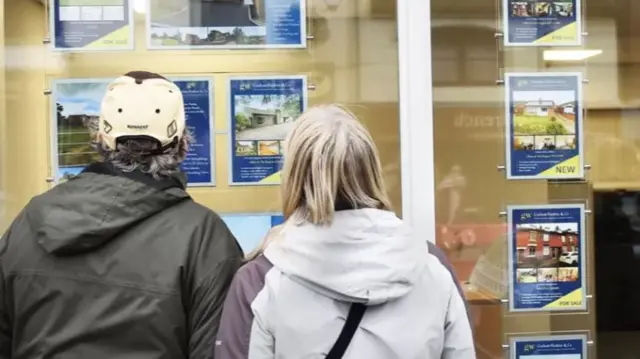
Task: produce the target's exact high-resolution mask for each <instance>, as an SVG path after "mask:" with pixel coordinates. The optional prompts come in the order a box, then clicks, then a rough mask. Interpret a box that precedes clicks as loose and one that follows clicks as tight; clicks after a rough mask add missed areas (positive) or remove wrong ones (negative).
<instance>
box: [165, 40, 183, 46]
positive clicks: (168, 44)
mask: <svg viewBox="0 0 640 359" xmlns="http://www.w3.org/2000/svg"><path fill="white" fill-rule="evenodd" d="M162 45H164V46H175V45H182V42H181V41H178V40H176V39H162Z"/></svg>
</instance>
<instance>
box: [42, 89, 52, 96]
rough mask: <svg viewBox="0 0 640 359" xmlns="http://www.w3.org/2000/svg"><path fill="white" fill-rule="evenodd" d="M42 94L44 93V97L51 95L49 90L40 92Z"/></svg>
mask: <svg viewBox="0 0 640 359" xmlns="http://www.w3.org/2000/svg"><path fill="white" fill-rule="evenodd" d="M42 93H44V94H45V95H46V96H49V95H51V89H46V90H44V91H42Z"/></svg>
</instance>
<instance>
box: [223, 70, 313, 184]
mask: <svg viewBox="0 0 640 359" xmlns="http://www.w3.org/2000/svg"><path fill="white" fill-rule="evenodd" d="M229 98H230V101H231V103H230V111H229V117H230V118H229V123H230V130H231V141H230V145H231V149H230V151H229V153H230V156H231V159H230V161H229V165H230V171H229V173H230V174H229V177H230V179H229V182H230V184H232V185H277V184H280V169H281V167H282V159H283V157H282V155H283V141H284V139H285V137H286V135H287V133H288V132H289V130H290V129H291V127H292V125H293V122H294V121H295V120H296V119H297V118H298V116H299V115H300V114H301V113H302V112H303V111H304V110H305V108H306V103H307V79H306V77H305V76H280V77H234V78H231V79H230V80H229Z"/></svg>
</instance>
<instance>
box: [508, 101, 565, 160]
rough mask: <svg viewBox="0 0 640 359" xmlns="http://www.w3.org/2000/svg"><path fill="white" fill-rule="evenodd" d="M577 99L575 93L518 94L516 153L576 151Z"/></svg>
mask: <svg viewBox="0 0 640 359" xmlns="http://www.w3.org/2000/svg"><path fill="white" fill-rule="evenodd" d="M543 96H544V97H543ZM575 99H576V92H575V91H544V92H539V91H514V92H513V111H512V116H513V118H512V123H513V147H514V150H516V151H533V150H556V149H565V150H569V149H575V148H576V137H575V135H576V133H575V132H576V123H575V121H576V100H575Z"/></svg>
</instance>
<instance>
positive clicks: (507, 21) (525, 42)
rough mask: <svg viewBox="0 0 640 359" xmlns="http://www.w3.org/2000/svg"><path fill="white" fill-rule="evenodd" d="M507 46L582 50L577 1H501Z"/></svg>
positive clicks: (579, 11) (579, 14)
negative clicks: (559, 47) (558, 47)
mask: <svg viewBox="0 0 640 359" xmlns="http://www.w3.org/2000/svg"><path fill="white" fill-rule="evenodd" d="M502 5H503V28H504V45H505V46H579V45H581V43H582V15H581V9H580V1H577V0H502Z"/></svg>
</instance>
